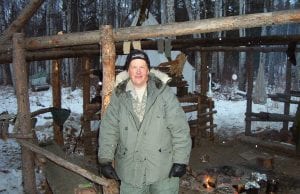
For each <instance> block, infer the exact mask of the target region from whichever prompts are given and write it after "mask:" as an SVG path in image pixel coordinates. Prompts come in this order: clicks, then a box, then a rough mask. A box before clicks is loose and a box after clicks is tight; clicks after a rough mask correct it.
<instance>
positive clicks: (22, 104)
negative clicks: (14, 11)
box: [13, 33, 37, 194]
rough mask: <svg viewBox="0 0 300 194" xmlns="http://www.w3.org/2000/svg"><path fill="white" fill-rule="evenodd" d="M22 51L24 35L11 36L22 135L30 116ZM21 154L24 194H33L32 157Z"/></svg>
mask: <svg viewBox="0 0 300 194" xmlns="http://www.w3.org/2000/svg"><path fill="white" fill-rule="evenodd" d="M26 65H27V64H26V60H25V50H24V34H21V33H16V34H14V35H13V70H14V73H15V83H16V94H17V101H18V118H17V119H18V121H19V123H22V125H20V126H21V127H20V131H21V133H22V134H23V135H27V134H28V133H30V132H31V128H32V126H31V114H30V104H29V95H28V77H27V73H28V72H27V68H26ZM21 152H22V156H21V157H22V181H23V186H24V193H30V194H35V193H37V191H36V184H35V173H34V155H33V152H32V151H30V149H28V148H25V147H23V146H22V147H21Z"/></svg>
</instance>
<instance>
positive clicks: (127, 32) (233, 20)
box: [0, 0, 300, 194]
mask: <svg viewBox="0 0 300 194" xmlns="http://www.w3.org/2000/svg"><path fill="white" fill-rule="evenodd" d="M32 2H40V1H34V0H32ZM35 5H36V4H35ZM253 21H255V22H253ZM299 21H300V10H292V11H291V10H289V11H288V12H286V11H278V12H271V13H260V14H248V15H243V16H234V17H224V18H217V19H216V18H213V19H205V20H201V21H192V22H191V21H190V22H181V23H180V24H178V23H172V24H166V25H154V26H138V27H129V28H120V29H115V30H114V29H112V27H111V26H102V27H101V28H100V29H99V30H98V31H90V32H80V33H72V34H64V35H54V36H45V37H31V38H24V34H22V33H16V32H17V31H18V29H9V31H8V34H13V39H12V42H11V41H10V40H9V36H8V38H5V37H3V39H1V44H2V45H1V48H6V50H2V49H1V50H0V53H1V54H0V59H1V60H0V62H1V63H6V62H8V61H12V62H13V67H14V73H15V76H16V93H17V97H18V120H19V122H22V124H23V125H22V127H21V128H20V131H21V136H22V135H23V137H25V136H26V135H28V134H29V133H30V131H31V128H32V126H31V121H30V118H31V115H30V104H29V96H28V87H27V80H26V77H27V76H25V75H27V73H28V72H26V68H25V67H26V65H27V62H29V61H34V60H46V59H53V63H52V68H53V82H52V84H53V100H54V101H55V102H53V106H55V107H59V106H61V104H60V99H61V96H60V95H61V94H60V92H59V90H60V87H61V86H60V78H59V76H58V74H59V71H60V62H59V60H56V59H61V58H65V57H70V56H72V57H78V56H80V57H83V56H85V58H84V60H83V66H84V74H85V76H84V77H88V76H87V75H86V74H87V72H89V70H90V61H89V56H90V55H91V54H93V53H94V54H98V55H99V53H100V54H101V55H102V56H101V57H102V63H103V100H102V102H103V103H102V109H101V110H102V113H103V112H105V109H106V107H107V105H108V103H109V98H110V95H111V91H112V88H113V85H114V79H115V65H114V64H115V57H116V53H117V51H116V43H118V42H122V41H125V40H126V41H127V40H139V39H144V38H154V37H162V36H165V37H167V36H180V35H188V34H195V33H207V32H216V31H224V30H233V29H238V28H251V27H258V26H265V25H276V24H284V23H293V22H299ZM23 25H24V24H23ZM178 25H181V26H182V27H181V28H177V26H178ZM95 44H99V45H100V46H101V49H99V47H97V48H98V50H97V51H96V50H93V52H90V50H83V51H82V50H77V51H72V53H71V54H70V53H67V52H68V49H69V47H72V46H78V47H79V46H81V47H82V48H83V46H86V45H95ZM142 46H143V45H142ZM185 46H186V45H185ZM64 48H66V49H65V50H64ZM42 49H55V50H56V51H58V50H61V51H64V52H61V53H60V55H57V54H55V53H54V52H53V51H52V52H51V50H49V54H47V55H44V56H42V57H40V56H38V55H37V54H36V53H38V52H39V51H38V50H42ZM178 49H180V48H178ZM184 49H186V48H184V47H182V50H184ZM11 53H12V55H10V54H11ZM79 53H81V54H79ZM4 55H6V56H4ZM247 64H248V84H249V85H250V86H249V87H248V92H247V112H246V117H247V119H246V131H245V133H246V134H247V135H250V134H251V131H249V126H250V127H251V119H249V115H251V114H252V110H251V104H250V102H251V103H252V101H251V93H252V90H251V89H252V86H251V84H252V83H253V64H252V62H251V61H249V63H247ZM202 66H203V67H202V71H201V72H203V79H202V80H201V82H202V83H201V84H203V86H205V85H207V82H208V81H207V80H206V78H207V75H205V74H207V70H205V67H206V65H202ZM24 79H25V80H24ZM288 86H289V85H287V87H288ZM89 87H90V83H89V80H88V79H87V78H84V86H83V92H84V104H83V107H84V109H83V110H84V115H83V126H85V128H86V129H87V131H86V134H85V135H89V134H88V133H89V127H86V126H87V125H88V122H89V121H90V120H92V118H91V117H90V116H87V115H88V114H89V113H88V112H89V111H90V110H91V109H95V107H92V106H91V105H90V104H89V98H90V96H89V94H88V92H89V89H88V88H89ZM206 92H207V88H206V87H203V89H202V91H201V92H200V95H199V96H197V97H196V98H185V97H184V96H183V97H182V99H181V100H180V101H181V102H187V101H191V102H197V108H196V109H197V111H198V118H199V120H202V119H200V118H203V117H205V118H206V116H207V115H213V114H214V113H215V111H214V110H213V107H214V105H213V101H212V100H211V99H210V98H208V97H207V96H206ZM291 93H293V92H292V91H288V89H287V90H286V93H285V94H286V95H288V96H290V94H291ZM297 95H298V94H297ZM288 102H289V101H288V100H287V102H286V101H285V103H287V104H288ZM298 103H299V102H298ZM91 107H92V108H91ZM184 109H185V111H186V112H188V111H189V110H196V109H195V108H194V107H184ZM204 109H205V111H204ZM287 112H288V108H286V110H285V113H287ZM251 118H252V117H251ZM207 119H208V120H207V121H201V122H203V123H205V124H206V123H207V122H208V123H210V124H209V126H204V127H202V128H201V126H199V123H200V121H199V120H198V121H197V122H196V123H197V127H196V128H197V130H196V132H195V133H197V135H196V136H195V137H196V138H200V137H199V135H198V133H199V129H201V130H200V131H206V129H210V135H213V128H214V127H215V125H214V124H213V119H212V117H208V118H207ZM285 121H290V120H288V119H287V120H285ZM192 125H193V124H192V123H191V126H192ZM298 126H299V125H298ZM298 130H299V129H298ZM202 135H203V136H206V134H205V133H202ZM56 137H57V139H56V141H57V142H60V141H61V140H59V138H61V134H57V135H56ZM62 141H63V140H62ZM18 142H19V143H20V144H21V145H22V163H23V167H24V169H23V180H24V191H25V193H32V194H34V193H37V191H36V186H35V181H34V180H35V176H34V163H33V161H34V154H33V152H35V153H38V154H40V155H43V156H44V157H46V158H47V159H49V160H51V161H53V162H55V163H56V164H58V165H60V166H63V167H65V168H67V169H69V170H71V171H73V172H75V173H77V174H80V175H81V176H83V177H85V178H87V179H89V180H91V181H92V182H95V183H98V184H100V185H103V186H104V188H105V189H104V193H117V192H118V191H117V190H116V189H115V188H116V187H117V186H116V184H115V183H109V181H108V180H106V179H103V178H101V177H98V176H97V175H95V174H93V173H90V172H87V171H86V170H84V169H82V168H81V167H79V166H74V165H73V164H72V163H71V164H70V163H68V162H67V161H65V160H60V158H59V157H57V156H53V155H52V154H51V153H48V152H46V151H45V150H44V149H42V148H39V147H36V146H35V145H34V144H32V141H28V142H27V141H25V140H19V141H18ZM60 143H62V142H60ZM57 158H58V159H57Z"/></svg>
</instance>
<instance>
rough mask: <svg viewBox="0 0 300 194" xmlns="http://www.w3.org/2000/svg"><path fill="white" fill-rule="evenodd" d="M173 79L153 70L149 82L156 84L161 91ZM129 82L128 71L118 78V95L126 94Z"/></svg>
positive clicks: (116, 85) (121, 73) (120, 74)
mask: <svg viewBox="0 0 300 194" xmlns="http://www.w3.org/2000/svg"><path fill="white" fill-rule="evenodd" d="M170 80H171V78H170V77H169V76H168V75H167V74H166V73H163V72H161V71H159V70H156V69H151V70H150V73H149V81H150V82H152V81H153V82H154V83H155V86H156V88H157V89H161V87H162V86H163V85H164V84H167V83H168V82H169V81H170ZM128 81H129V74H128V72H127V71H122V72H120V73H119V74H118V75H117V77H116V84H115V87H116V93H117V95H118V94H120V93H124V92H126V86H127V83H128Z"/></svg>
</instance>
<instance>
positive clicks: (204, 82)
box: [200, 52, 208, 96]
mask: <svg viewBox="0 0 300 194" xmlns="http://www.w3.org/2000/svg"><path fill="white" fill-rule="evenodd" d="M201 62H202V63H201V69H200V71H201V77H200V84H201V92H200V93H201V94H202V95H204V96H206V94H207V92H208V53H207V52H201Z"/></svg>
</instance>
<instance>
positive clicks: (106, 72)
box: [100, 25, 116, 115]
mask: <svg viewBox="0 0 300 194" xmlns="http://www.w3.org/2000/svg"><path fill="white" fill-rule="evenodd" d="M101 30H102V33H101V35H102V36H101V40H100V44H101V50H102V65H103V86H102V87H103V89H102V109H101V115H104V112H105V110H106V108H107V106H108V104H109V102H110V96H111V94H112V91H113V88H114V85H115V60H116V48H115V43H114V39H113V30H112V26H109V25H106V26H103V27H102V29H101ZM100 53H101V52H100Z"/></svg>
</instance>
